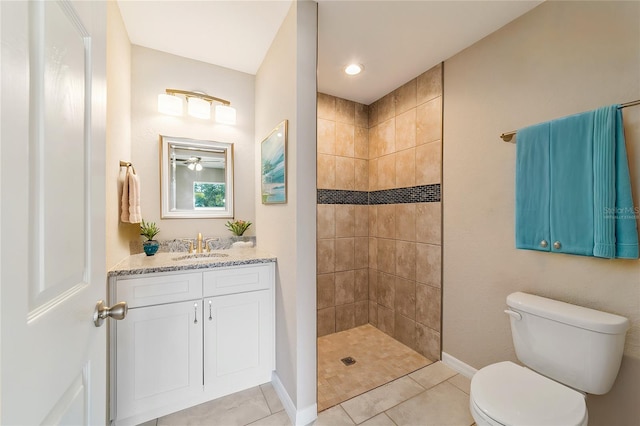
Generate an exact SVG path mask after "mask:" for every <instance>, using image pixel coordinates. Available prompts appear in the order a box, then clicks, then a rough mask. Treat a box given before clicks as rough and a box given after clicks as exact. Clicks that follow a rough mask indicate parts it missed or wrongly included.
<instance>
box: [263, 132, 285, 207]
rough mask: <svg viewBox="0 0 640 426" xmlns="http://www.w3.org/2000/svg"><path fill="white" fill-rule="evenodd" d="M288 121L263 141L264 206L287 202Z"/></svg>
mask: <svg viewBox="0 0 640 426" xmlns="http://www.w3.org/2000/svg"><path fill="white" fill-rule="evenodd" d="M287 125H288V122H287V120H284V121H282V123H280V124H278V126H276V128H275V129H273V131H272V132H271V133H270V134H269V136H267V137H266V139H264V140H263V141H262V146H261V161H260V165H261V167H260V168H261V171H260V176H261V182H262V185H261V186H262V188H261V194H262V204H285V203H286V202H287V127H288V126H287Z"/></svg>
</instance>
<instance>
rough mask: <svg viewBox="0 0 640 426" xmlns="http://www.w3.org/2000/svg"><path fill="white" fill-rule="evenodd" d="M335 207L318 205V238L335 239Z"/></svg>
mask: <svg viewBox="0 0 640 426" xmlns="http://www.w3.org/2000/svg"><path fill="white" fill-rule="evenodd" d="M335 207H336V206H335V205H333V204H318V205H317V209H316V210H317V216H316V221H317V225H316V228H317V237H318V238H334V237H335V236H336V218H335Z"/></svg>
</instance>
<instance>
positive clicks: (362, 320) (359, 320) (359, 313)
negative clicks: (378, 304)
mask: <svg viewBox="0 0 640 426" xmlns="http://www.w3.org/2000/svg"><path fill="white" fill-rule="evenodd" d="M368 322H369V301H368V300H362V301H360V302H356V303H355V326H356V327H358V326H361V325H365V324H367V323H368Z"/></svg>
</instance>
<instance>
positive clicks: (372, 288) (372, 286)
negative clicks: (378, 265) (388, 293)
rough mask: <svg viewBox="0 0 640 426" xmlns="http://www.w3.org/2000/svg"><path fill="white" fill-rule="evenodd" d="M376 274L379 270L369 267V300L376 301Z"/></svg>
mask: <svg viewBox="0 0 640 426" xmlns="http://www.w3.org/2000/svg"><path fill="white" fill-rule="evenodd" d="M378 274H380V272H378V271H376V270H375V269H373V268H369V300H370V301H372V302H375V303H378Z"/></svg>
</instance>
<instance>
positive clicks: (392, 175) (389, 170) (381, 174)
mask: <svg viewBox="0 0 640 426" xmlns="http://www.w3.org/2000/svg"><path fill="white" fill-rule="evenodd" d="M395 186H396V154H389V155H385V156H383V157H380V158H378V188H379V189H390V188H395Z"/></svg>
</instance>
